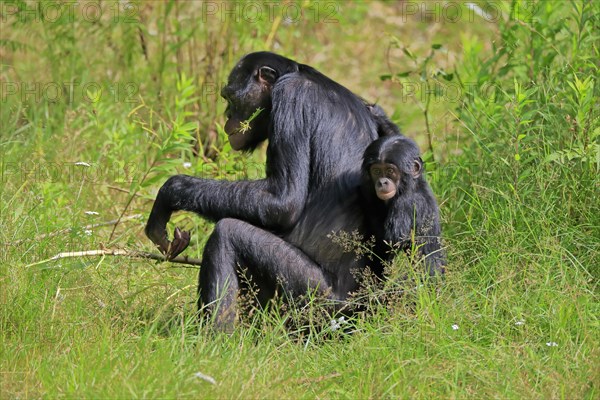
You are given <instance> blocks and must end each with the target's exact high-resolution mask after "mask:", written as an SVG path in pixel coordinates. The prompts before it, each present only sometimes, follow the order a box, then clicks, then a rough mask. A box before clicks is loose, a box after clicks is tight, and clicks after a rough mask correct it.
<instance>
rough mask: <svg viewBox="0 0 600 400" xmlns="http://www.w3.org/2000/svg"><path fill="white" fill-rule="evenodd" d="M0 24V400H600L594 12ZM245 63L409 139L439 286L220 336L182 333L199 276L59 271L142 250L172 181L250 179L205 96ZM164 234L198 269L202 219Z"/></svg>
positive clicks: (592, 7) (113, 10) (268, 316)
mask: <svg viewBox="0 0 600 400" xmlns="http://www.w3.org/2000/svg"><path fill="white" fill-rule="evenodd" d="M0 28H1V29H0V60H1V61H0V124H1V125H0V177H1V185H0V249H1V250H0V339H1V346H0V397H1V398H2V399H11V398H15V399H16V398H19V399H25V398H40V397H43V398H348V399H362V398H423V399H430V398H434V399H437V398H443V399H445V398H448V399H455V398H501V399H523V398H525V399H590V400H592V399H598V398H600V319H599V316H600V302H599V298H600V291H599V286H598V284H599V279H600V202H599V201H598V199H600V114H599V110H600V103H599V99H600V82H599V81H598V77H599V76H600V73H599V70H600V62H599V60H600V46H599V43H600V2H593V1H587V0H574V1H520V0H514V1H506V2H501V1H478V2H446V1H436V2H427V1H400V2H385V1H372V2H366V1H365V2H344V1H341V2H335V1H329V0H328V1H312V0H305V1H298V2H282V3H279V2H262V1H259V2H253V1H248V2H225V1H206V2H200V1H187V2H182V1H164V2H163V1H152V2H123V1H106V2H101V3H97V2H86V1H82V2H79V3H69V2H66V3H65V2H63V3H58V2H54V1H48V2H36V1H9V2H3V3H1V4H0ZM258 50H270V51H274V52H277V53H280V54H282V55H284V56H287V57H290V58H293V59H295V60H297V61H299V62H302V63H306V64H309V65H311V66H314V67H315V68H317V69H318V70H320V71H322V72H323V73H325V74H326V75H328V76H329V77H331V78H333V79H334V80H336V81H338V82H340V83H341V84H343V85H345V86H346V87H348V88H349V89H351V90H352V91H353V92H355V93H357V94H359V95H361V96H362V97H364V98H365V99H367V100H369V101H372V102H377V103H378V104H380V105H381V106H382V107H383V108H384V109H385V110H386V111H387V112H388V114H390V115H391V116H392V118H393V120H394V121H395V122H397V123H398V124H399V125H400V127H401V128H402V130H403V132H404V133H405V134H406V135H408V136H410V137H412V138H413V139H415V140H416V141H417V142H418V144H419V145H420V147H421V150H422V152H423V153H424V160H425V161H426V164H427V179H428V181H429V182H430V184H431V186H432V188H433V191H434V193H435V194H436V197H437V199H438V201H439V203H440V212H441V219H442V228H443V239H444V244H445V246H446V249H447V253H448V266H447V274H446V277H445V278H444V280H443V282H441V283H439V284H436V285H414V284H410V282H413V281H412V280H411V281H410V282H398V283H396V284H394V285H389V287H387V289H386V290H387V292H386V290H384V293H381V292H374V293H371V295H370V302H369V310H368V312H365V313H363V314H360V315H357V316H356V317H354V318H352V319H348V320H344V321H341V322H340V321H335V322H333V323H332V321H329V320H327V318H324V317H323V316H322V314H320V312H321V310H319V307H318V304H309V306H307V307H305V308H302V309H295V308H293V307H292V308H290V307H286V306H283V305H280V307H279V308H278V307H274V310H268V311H261V310H250V311H249V313H250V314H251V315H248V316H247V318H245V319H244V321H243V323H241V324H240V325H239V326H238V327H237V328H236V329H235V331H234V332H233V333H231V334H224V333H217V332H214V331H213V330H212V329H211V327H210V326H209V325H207V324H204V323H199V322H198V321H197V319H196V318H195V311H196V286H197V279H198V278H197V276H198V267H197V266H194V265H185V264H173V263H167V262H156V261H152V260H148V259H135V258H130V257H124V256H110V255H104V256H92V255H83V256H78V257H68V258H60V259H53V257H54V256H55V255H57V254H59V253H62V252H75V251H89V250H103V249H113V250H114V249H120V250H132V251H148V252H156V249H154V247H153V245H152V243H151V242H150V241H149V240H148V239H147V238H146V237H145V236H144V233H143V228H144V225H145V221H146V219H147V217H148V213H149V211H150V207H151V204H152V200H153V199H154V197H155V195H156V192H157V190H158V188H159V187H160V185H161V184H162V183H163V182H164V181H165V180H166V179H167V178H168V177H169V176H171V175H173V174H177V173H186V174H190V175H197V176H202V177H207V178H215V179H230V180H237V179H258V178H261V177H263V176H264V174H265V171H264V160H265V151H264V149H265V148H264V146H263V147H261V148H260V149H259V150H258V151H256V152H255V153H253V154H245V153H238V152H235V151H233V150H232V149H231V146H230V145H229V143H228V142H227V137H226V135H225V133H224V132H223V129H222V125H223V124H224V121H225V117H224V116H223V112H224V110H225V106H226V104H225V102H224V100H222V99H221V98H220V96H219V92H220V89H221V87H222V86H223V85H224V83H225V82H226V79H227V74H228V73H229V71H230V69H231V68H232V67H233V66H234V65H235V63H236V61H237V60H238V59H239V58H240V57H241V56H242V55H244V54H246V53H249V52H252V51H258ZM175 225H177V226H181V227H184V228H185V229H188V230H191V232H192V243H191V246H190V247H189V248H188V249H187V250H186V254H187V255H188V256H190V257H194V258H200V257H201V256H202V249H203V246H204V244H205V241H206V239H207V238H208V235H209V234H210V232H211V231H212V229H213V227H214V225H213V224H211V223H209V222H207V221H205V220H203V219H202V218H201V217H198V216H196V215H193V214H191V213H178V214H176V215H175V216H174V218H173V219H172V221H171V223H170V228H172V227H173V226H175ZM411 268H412V267H411V265H410V264H409V263H408V262H407V261H406V259H405V257H403V256H399V257H397V259H396V260H395V262H394V264H393V265H392V266H391V269H392V270H395V271H396V272H398V273H399V274H401V273H405V272H408V273H412V274H413V276H418V272H416V271H413V270H412V269H411ZM399 292H400V293H401V295H398V293H399ZM290 321H296V322H297V324H296V325H298V324H301V325H302V326H301V327H300V328H298V329H297V328H290ZM292 325H294V324H292ZM338 325H343V328H344V329H334V328H336V327H337V326H338Z"/></svg>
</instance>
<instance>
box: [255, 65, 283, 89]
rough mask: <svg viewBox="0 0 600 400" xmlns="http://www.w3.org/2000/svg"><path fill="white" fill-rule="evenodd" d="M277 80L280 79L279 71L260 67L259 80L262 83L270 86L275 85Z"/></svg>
mask: <svg viewBox="0 0 600 400" xmlns="http://www.w3.org/2000/svg"><path fill="white" fill-rule="evenodd" d="M277 78H278V76H277V71H275V70H274V69H273V68H271V67H267V66H264V67H260V68H259V69H258V79H259V80H260V81H261V82H266V83H268V84H269V85H272V84H274V83H275V81H276V80H277Z"/></svg>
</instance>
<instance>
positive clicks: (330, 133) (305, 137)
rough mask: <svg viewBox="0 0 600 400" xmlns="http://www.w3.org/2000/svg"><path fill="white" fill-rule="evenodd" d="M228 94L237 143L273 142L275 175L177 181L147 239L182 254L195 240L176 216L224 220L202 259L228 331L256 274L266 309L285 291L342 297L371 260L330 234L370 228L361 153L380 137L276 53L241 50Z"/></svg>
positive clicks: (206, 291)
mask: <svg viewBox="0 0 600 400" xmlns="http://www.w3.org/2000/svg"><path fill="white" fill-rule="evenodd" d="M221 94H222V96H223V98H224V99H225V100H227V103H228V106H227V111H226V116H227V122H226V124H225V132H226V133H227V134H228V136H229V141H230V143H231V145H232V147H233V148H234V149H236V150H243V151H252V150H253V149H255V148H256V146H258V145H259V144H260V143H262V142H263V141H264V140H266V139H268V141H269V145H268V147H267V161H266V177H265V178H264V179H260V180H255V181H219V180H211V179H202V178H197V177H191V176H185V175H177V176H173V177H171V178H169V179H168V180H167V182H165V184H164V185H163V186H162V187H161V189H160V190H159V192H158V195H157V197H156V200H155V202H154V205H153V208H152V211H151V213H150V217H149V219H148V223H147V225H146V234H147V236H148V237H149V238H150V239H151V240H152V241H153V242H154V243H155V244H156V245H157V246H158V248H159V249H160V250H161V251H162V252H163V253H165V254H166V255H167V257H169V258H173V257H175V256H177V255H178V254H179V253H181V252H182V251H183V250H185V248H186V247H187V245H188V243H189V239H190V236H189V233H187V232H183V231H181V230H180V229H178V228H176V229H175V232H174V238H173V240H172V241H169V240H168V238H167V231H166V224H167V222H168V221H169V219H170V217H171V214H172V213H173V212H175V211H180V210H185V211H192V212H195V213H197V214H199V215H201V216H202V217H204V218H207V219H209V220H212V221H215V222H216V226H215V230H214V232H213V233H212V234H211V236H210V237H209V239H208V241H207V243H206V246H205V248H204V254H203V257H202V267H201V269H200V276H199V285H198V291H199V301H198V306H199V308H200V309H203V310H206V311H208V312H209V313H212V315H214V316H215V322H216V323H217V325H218V326H219V327H220V328H222V329H229V328H230V327H231V326H232V324H233V323H234V321H235V319H236V312H237V311H236V310H237V308H236V298H237V293H238V292H239V291H240V290H243V289H244V285H245V283H244V282H246V281H252V282H253V283H255V284H256V285H257V286H258V287H259V289H260V291H259V295H258V300H259V302H260V303H261V304H264V303H265V302H267V301H268V300H269V299H270V298H272V297H273V295H274V294H275V293H276V292H279V291H283V292H284V293H285V294H286V295H289V296H290V297H292V298H295V297H298V296H302V295H304V294H306V293H307V291H310V292H313V293H317V294H318V295H322V296H324V297H326V298H328V299H331V300H332V301H333V302H339V303H340V304H343V303H344V301H345V299H346V298H347V296H348V295H349V293H350V292H352V291H355V290H356V289H357V287H358V282H357V280H356V279H355V272H360V271H361V270H363V269H364V268H367V263H366V260H364V259H362V258H361V259H356V256H355V254H350V253H345V252H344V250H343V249H342V248H341V246H339V245H337V244H335V243H333V242H332V241H331V239H330V238H329V237H328V236H329V235H330V233H331V232H340V231H345V232H354V231H356V232H358V233H359V234H365V235H366V234H367V233H368V231H369V229H368V226H367V222H366V221H365V215H364V213H363V210H362V208H361V203H360V201H359V196H358V193H357V191H356V188H357V187H358V186H359V185H360V180H361V172H360V164H361V160H362V155H363V151H364V149H365V148H366V147H367V146H368V145H369V143H371V142H372V141H373V140H374V139H375V138H377V136H378V127H377V124H378V122H377V121H376V119H375V117H374V115H373V114H372V113H371V112H370V111H369V108H368V105H367V104H366V103H365V102H364V101H363V100H362V99H361V98H359V97H358V96H356V95H355V94H353V93H352V92H350V91H349V90H348V89H346V88H344V87H343V86H341V85H339V84H338V83H336V82H334V81H332V80H331V79H329V78H327V77H326V76H324V75H323V74H321V73H320V72H318V71H316V70H315V69H314V68H312V67H310V66H307V65H304V64H299V63H296V62H295V61H292V60H289V59H287V58H284V57H281V56H279V55H276V54H273V53H267V52H259V53H252V54H249V55H247V56H245V57H243V58H242V59H241V60H240V61H239V62H238V64H237V65H236V66H235V67H234V68H233V70H232V71H231V74H230V75H229V79H228V83H227V86H226V87H224V88H223V90H222V93H221ZM257 110H260V111H259V112H257ZM253 116H254V118H252V117H253ZM378 118H383V117H378ZM250 119H251V121H249V120H250Z"/></svg>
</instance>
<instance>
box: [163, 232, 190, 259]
mask: <svg viewBox="0 0 600 400" xmlns="http://www.w3.org/2000/svg"><path fill="white" fill-rule="evenodd" d="M190 238H191V235H190V232H188V231H182V230H181V229H179V228H175V232H174V233H173V241H172V242H171V245H170V246H169V251H168V252H167V253H166V255H167V259H168V260H172V259H174V258H175V257H177V256H178V255H179V253H181V252H182V251H184V250H185V249H186V248H187V247H188V245H189V244H190Z"/></svg>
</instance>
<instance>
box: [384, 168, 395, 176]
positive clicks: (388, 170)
mask: <svg viewBox="0 0 600 400" xmlns="http://www.w3.org/2000/svg"><path fill="white" fill-rule="evenodd" d="M394 172H395V171H394V168H388V169H386V170H385V174H386V175H387V177H388V178H390V177H392V176H393V175H394Z"/></svg>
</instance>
